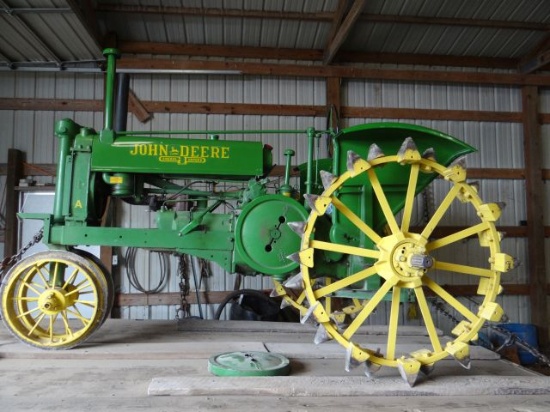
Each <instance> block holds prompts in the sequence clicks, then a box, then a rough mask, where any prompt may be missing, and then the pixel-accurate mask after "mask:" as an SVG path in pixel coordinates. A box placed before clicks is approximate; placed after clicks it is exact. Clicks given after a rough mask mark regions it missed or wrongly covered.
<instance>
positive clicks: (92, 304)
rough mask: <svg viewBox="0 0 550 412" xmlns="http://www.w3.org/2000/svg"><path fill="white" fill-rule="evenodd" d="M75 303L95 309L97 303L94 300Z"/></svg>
mask: <svg viewBox="0 0 550 412" xmlns="http://www.w3.org/2000/svg"><path fill="white" fill-rule="evenodd" d="M75 303H80V304H82V305H85V306H89V307H91V308H95V307H96V305H97V302H96V301H95V300H80V299H78V300H76V301H75Z"/></svg>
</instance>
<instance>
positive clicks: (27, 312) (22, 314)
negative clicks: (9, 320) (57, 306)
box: [17, 308, 40, 319]
mask: <svg viewBox="0 0 550 412" xmlns="http://www.w3.org/2000/svg"><path fill="white" fill-rule="evenodd" d="M39 310H40V308H33V309H29V310H28V311H26V312H23V313H20V314H19V315H17V319H21V318H24V317H25V316H27V315H30V314H31V313H33V312H36V311H39Z"/></svg>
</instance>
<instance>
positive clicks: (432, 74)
mask: <svg viewBox="0 0 550 412" xmlns="http://www.w3.org/2000/svg"><path fill="white" fill-rule="evenodd" d="M118 68H119V70H121V71H124V70H130V71H131V70H132V69H140V70H143V69H147V70H183V71H185V70H191V71H197V70H206V71H209V72H212V71H220V72H227V71H235V72H238V73H240V74H247V75H260V76H262V75H264V76H265V75H267V76H296V77H311V78H326V77H340V78H350V79H360V78H362V79H378V80H403V81H416V82H434V83H440V82H442V83H464V84H493V85H496V84H502V85H512V86H523V85H534V86H550V76H548V75H541V74H530V75H521V74H508V73H483V72H459V71H435V70H397V69H393V70H392V69H370V68H359V67H349V66H322V67H321V66H311V65H299V64H269V65H266V64H263V63H248V62H233V61H204V60H201V61H199V60H175V59H161V58H156V59H144V58H125V59H121V60H120V62H119V63H118Z"/></svg>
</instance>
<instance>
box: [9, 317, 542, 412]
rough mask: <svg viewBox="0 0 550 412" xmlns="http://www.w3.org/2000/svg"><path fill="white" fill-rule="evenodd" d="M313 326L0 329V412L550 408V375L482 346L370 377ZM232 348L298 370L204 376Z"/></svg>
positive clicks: (114, 323) (375, 334)
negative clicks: (89, 333) (468, 362)
mask: <svg viewBox="0 0 550 412" xmlns="http://www.w3.org/2000/svg"><path fill="white" fill-rule="evenodd" d="M383 331H384V328H383V327H382V328H379V329H377V328H371V329H370V330H369V331H365V335H364V337H365V339H367V340H368V341H369V342H370V343H372V344H373V345H379V346H380V345H382V344H383V341H384V339H385V338H384V335H383ZM403 332H404V335H406V336H403V337H402V338H400V340H401V339H402V343H400V345H399V347H398V351H401V350H402V351H403V352H405V351H407V350H409V348H412V347H414V348H418V347H419V346H418V345H423V344H425V343H427V337H426V336H425V333H424V332H423V331H422V330H421V329H417V328H410V329H403ZM314 333H315V329H314V328H313V327H312V326H309V325H299V324H278V323H277V324H274V323H263V322H234V321H233V322H217V321H196V320H188V321H184V322H183V323H180V324H177V323H176V322H175V321H127V320H115V319H109V320H108V321H107V322H106V323H105V325H103V327H102V328H101V329H100V330H99V331H98V332H97V333H96V334H95V335H94V336H93V337H92V338H91V339H90V340H89V341H88V342H86V343H85V344H83V345H82V346H80V347H78V348H75V349H72V350H68V351H43V350H38V349H35V348H32V347H28V346H26V345H23V344H21V343H19V342H18V341H17V340H15V339H14V338H13V337H12V336H10V335H9V333H8V332H7V331H6V330H5V328H0V405H1V410H2V411H10V412H11V411H19V410H33V411H41V410H54V409H55V410H56V411H64V410H67V411H69V410H70V411H114V410H117V409H118V410H163V411H176V410H177V411H196V410H211V409H219V410H224V411H233V410H234V411H237V410H239V411H246V410H258V411H262V410H265V411H267V410H269V411H279V410H285V411H309V410H315V411H317V410H327V411H329V410H330V411H333V410H336V409H337V408H346V409H347V410H364V409H365V405H369V406H370V407H371V408H372V410H380V411H413V410H417V411H451V410H452V411H457V410H458V411H461V410H464V411H466V410H468V411H477V410H479V411H483V412H486V411H493V410H494V411H497V410H498V411H508V410H509V411H513V410H515V411H547V410H550V395H549V394H548V390H549V388H550V378H546V377H542V376H538V375H536V374H534V373H533V372H531V371H528V370H526V369H524V368H521V367H519V366H516V365H514V364H511V363H509V362H506V361H502V360H499V359H498V356H496V355H494V354H493V353H492V352H490V351H486V350H484V349H482V348H473V350H472V368H471V369H470V370H465V369H464V368H462V367H460V365H458V364H457V363H456V362H454V361H453V360H448V361H447V360H445V361H441V362H438V363H437V365H436V368H435V370H434V372H433V374H432V375H430V377H429V378H427V379H425V380H424V381H422V382H419V384H418V385H417V386H415V388H408V386H407V385H406V384H405V383H404V382H403V381H402V380H401V378H400V377H399V375H398V373H397V371H396V370H394V369H389V368H382V370H381V371H380V372H379V373H378V374H377V375H376V376H375V379H374V380H369V379H368V378H367V377H366V376H364V374H363V370H362V369H361V368H357V369H354V370H352V371H351V372H350V373H347V372H345V371H344V351H343V349H342V348H341V347H340V346H339V345H337V344H335V343H334V342H327V343H325V344H322V345H314V344H313V343H312V340H313V335H314ZM382 347H383V346H382ZM420 347H421V346H420ZM237 350H239V351H272V352H277V353H281V354H283V355H285V356H287V357H288V358H289V359H290V360H291V365H292V372H291V375H290V376H289V377H288V379H286V380H285V378H284V377H279V378H276V379H273V380H271V381H270V382H271V383H272V384H273V385H272V386H274V387H278V388H280V389H279V390H278V391H277V390H272V391H271V392H269V391H267V392H266V391H261V390H260V393H258V392H254V391H253V390H252V389H253V388H254V385H249V384H248V383H247V381H246V379H245V378H217V377H213V376H212V375H210V374H209V373H208V370H207V360H208V358H209V357H210V356H212V355H216V354H219V353H222V352H230V351H237ZM220 379H230V380H231V381H228V380H227V381H226V380H223V381H220ZM262 379H271V378H262ZM163 380H164V381H163ZM159 381H163V382H164V383H166V382H170V383H171V384H173V385H174V384H176V386H177V385H179V386H177V387H179V388H180V389H181V384H182V382H184V384H187V385H189V384H190V383H191V384H193V385H195V387H197V384H199V383H200V391H194V392H193V393H192V394H191V395H189V393H187V394H186V395H187V396H150V395H148V392H149V391H150V390H151V388H152V387H153V386H154V382H159ZM178 382H179V383H178ZM201 382H202V383H201ZM205 382H206V384H205ZM265 382H267V380H266V381H260V385H266V383H265ZM228 387H229V389H227V388H228ZM232 388H233V389H232ZM235 388H236V389H235ZM288 388H298V389H299V388H302V389H303V388H306V389H307V391H308V392H296V391H295V392H291V391H289V389H288ZM481 388H484V390H481ZM507 388H508V389H507ZM514 388H515V389H514ZM529 388H531V390H530V391H528V390H527V389H529ZM224 391H225V392H224ZM231 391H233V392H231ZM438 391H439V392H438ZM153 392H154V391H153ZM164 394H165V395H166V394H172V395H178V393H176V392H171V393H164ZM180 394H181V393H180ZM390 394H391V396H387V395H390ZM475 394H477V395H476V396H473V395H475ZM259 395H261V396H259ZM514 408H515V409H514Z"/></svg>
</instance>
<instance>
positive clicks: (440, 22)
mask: <svg viewBox="0 0 550 412" xmlns="http://www.w3.org/2000/svg"><path fill="white" fill-rule="evenodd" d="M361 20H362V21H368V22H371V23H388V24H418V25H422V26H459V27H479V28H485V29H487V28H488V29H504V30H525V31H529V32H532V31H550V24H548V23H539V22H530V21H527V22H526V21H509V20H489V19H467V18H454V17H421V16H403V15H394V14H372V13H371V14H367V13H365V14H363V15H361Z"/></svg>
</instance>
